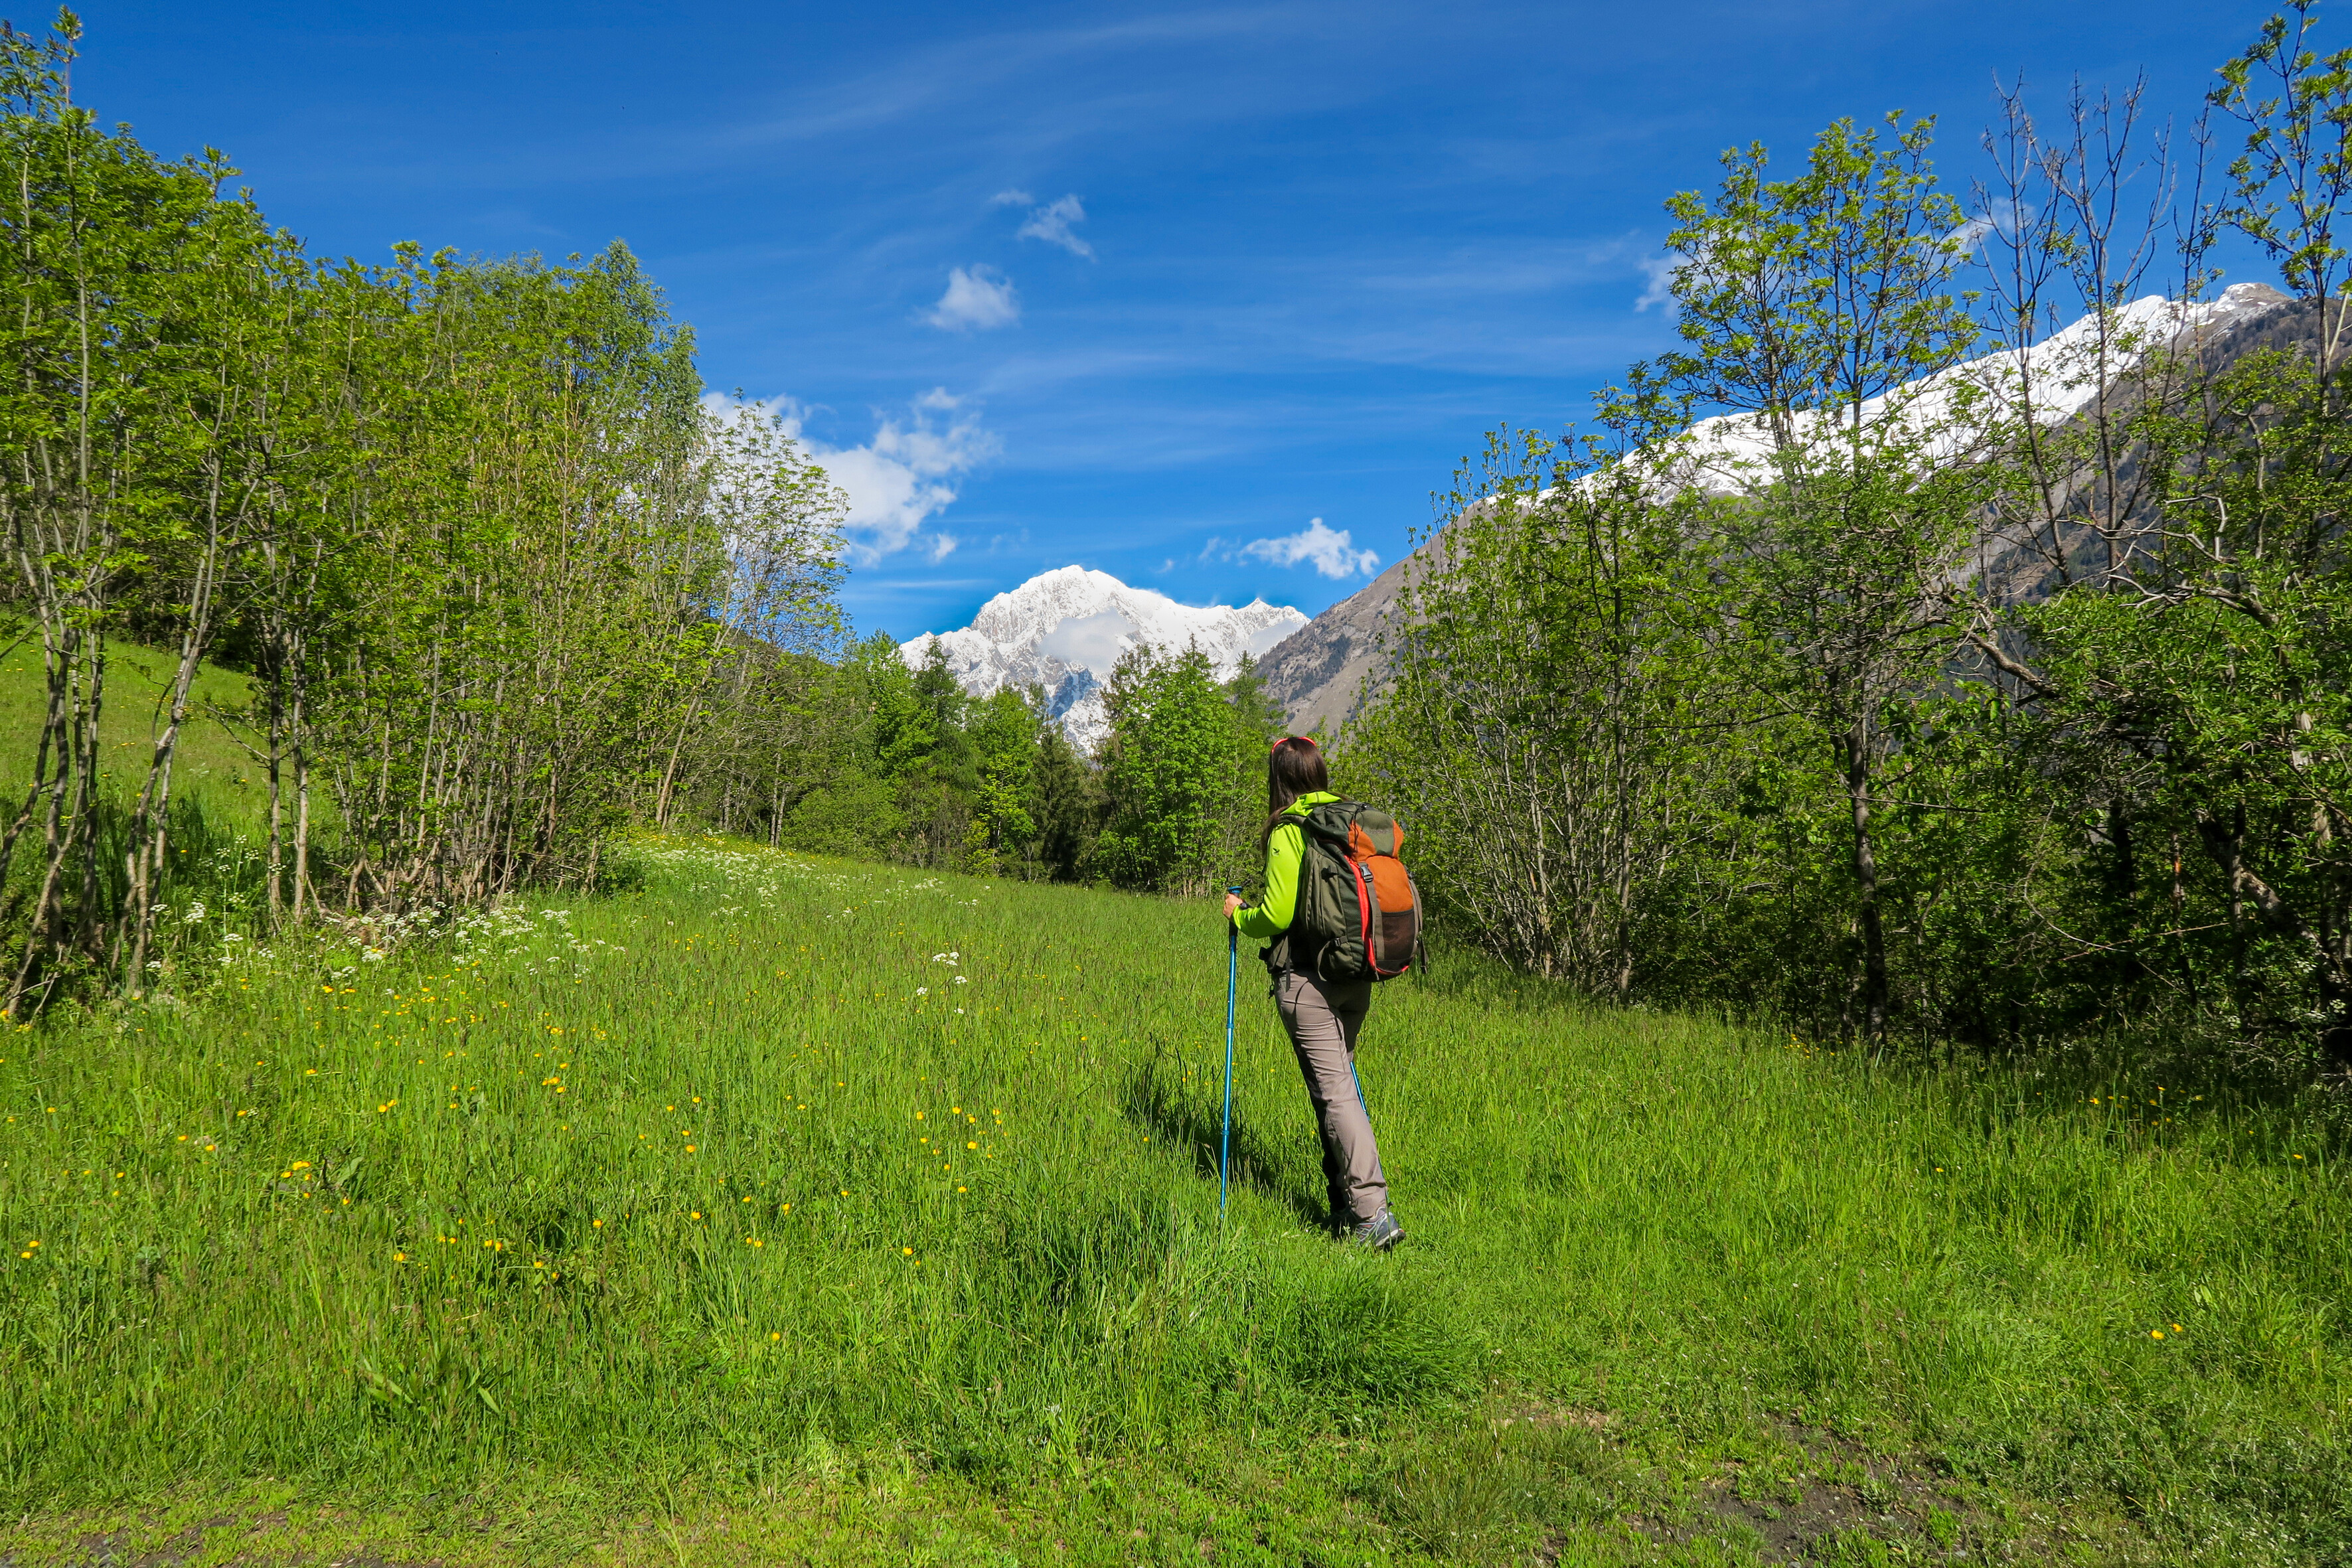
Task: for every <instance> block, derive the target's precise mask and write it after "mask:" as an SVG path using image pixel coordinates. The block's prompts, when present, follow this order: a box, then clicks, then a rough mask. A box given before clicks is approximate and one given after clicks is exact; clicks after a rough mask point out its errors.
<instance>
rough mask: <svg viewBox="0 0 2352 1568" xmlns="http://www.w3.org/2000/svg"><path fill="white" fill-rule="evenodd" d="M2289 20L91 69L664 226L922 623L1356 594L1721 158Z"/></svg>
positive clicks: (323, 234) (646, 231) (376, 241)
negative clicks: (1064, 600)
mask: <svg viewBox="0 0 2352 1568" xmlns="http://www.w3.org/2000/svg"><path fill="white" fill-rule="evenodd" d="M2269 9H2270V7H2269V6H2267V5H2242V4H2237V3H2235V0H2195V3H2188V0H2137V3H2133V4H2127V5H2126V4H2108V3H2104V0H2101V3H2067V0H2059V3H2056V4H2053V3H2052V0H2032V3H2019V0H1979V3H1971V4H1946V3H1937V4H1927V3H1909V4H1906V3H1904V0H1869V3H1861V0H1835V3H1811V4H1793V3H1791V4H1775V3H1770V0H1747V3H1740V4H1706V3H1701V4H1683V5H1643V4H1627V3H1625V0H1612V3H1608V4H1590V3H1585V0H1576V3H1572V4H1554V5H1534V6H1513V5H1473V4H1449V5H1387V4H1381V3H1378V0H1368V3H1358V4H1322V3H1314V4H1292V3H1285V0H1274V3H1270V4H1255V5H1087V6H1075V5H1020V6H1010V5H1006V6H982V5H908V4H896V3H882V0H863V3H862V4H859V5H829V6H822V7H820V6H813V5H793V4H766V5H748V4H737V3H733V0H713V3H709V4H703V5H695V6H691V7H688V6H664V5H629V4H608V3H601V0H581V3H572V4H563V5H553V4H517V5H501V4H497V3H495V0H490V3H475V4H467V5H448V4H433V3H412V4H407V5H380V4H376V5H341V4H330V3H320V0H306V3H302V4H286V3H282V0H281V3H270V4H244V5H215V4H210V3H207V0H171V3H169V4H157V3H152V0H89V5H88V6H87V8H86V9H85V10H84V12H83V13H82V15H83V19H84V23H85V26H86V29H87V32H86V37H85V43H84V51H85V55H84V59H83V61H82V63H81V66H80V67H79V69H78V72H77V79H76V88H77V91H78V95H79V97H81V98H82V100H84V101H85V102H86V103H88V104H89V106H90V107H92V108H94V109H95V110H98V111H99V113H100V115H101V116H102V117H103V118H105V119H107V120H127V121H131V122H132V123H133V124H134V126H135V127H136V129H137V130H138V132H139V133H140V135H141V136H142V139H144V140H145V141H147V142H149V143H150V144H151V145H152V146H154V147H156V148H157V149H158V150H159V151H164V152H173V153H176V152H181V151H186V150H191V149H193V148H194V147H196V146H198V145H201V144H205V143H210V144H212V145H215V146H218V147H220V148H222V149H223V150H225V151H226V152H227V153H229V154H230V155H231V156H232V157H233V158H234V159H235V160H236V163H237V164H238V165H239V167H241V168H242V169H243V170H244V171H245V172H246V178H247V182H248V183H249V184H251V185H252V186H253V187H254V189H255V190H256V191H257V194H258V195H259V197H260V199H261V202H262V205H263V206H264V207H265V209H266V210H267V211H268V213H269V214H270V216H272V217H273V218H274V219H276V220H277V221H278V223H280V224H282V225H284V226H288V227H289V228H291V229H293V230H295V231H296V232H297V233H299V234H301V235H303V236H304V237H306V238H307V239H308V240H309V242H310V245H311V247H312V248H313V249H314V250H316V251H319V252H320V253H324V254H331V255H341V254H352V255H358V256H361V257H363V258H381V257H382V256H383V253H384V250H385V247H387V246H389V245H390V244H391V243H393V242H394V241H395V240H401V239H416V240H420V241H422V242H424V243H425V245H426V246H428V247H439V246H444V245H446V246H454V247H457V248H458V249H459V250H460V251H464V252H475V253H482V254H493V255H495V254H505V253H509V252H513V251H528V250H535V251H539V252H541V253H544V254H547V255H551V256H562V255H564V254H566V253H569V252H573V251H588V250H593V249H595V248H597V247H602V246H603V245H604V244H605V243H607V242H608V241H610V240H612V239H614V237H619V238H623V239H625V240H626V241H627V242H628V243H629V245H630V246H631V247H633V248H634V249H635V251H636V252H637V253H638V254H639V255H640V256H641V257H642V258H644V259H645V261H646V265H647V267H648V268H650V269H651V271H652V272H653V274H654V276H655V277H656V279H659V280H660V282H661V283H662V284H663V285H664V286H665V288H666V289H667V292H668V296H669V300H670V303H671V307H672V310H673V311H674V312H675V314H676V315H677V316H678V317H679V318H680V319H682V320H684V321H690V322H692V323H693V324H694V326H695V328H696V331H697V332H698V337H699V342H700V347H701V355H702V365H703V373H704V375H705V377H706V379H707V380H708V381H709V383H710V384H711V385H713V386H714V387H718V388H721V389H732V388H738V387H740V388H741V389H743V390H744V391H745V392H746V393H748V394H750V395H754V396H760V397H764V398H768V399H771V400H773V401H777V402H779V403H780V404H783V405H787V406H789V408H790V409H791V410H792V411H793V414H794V416H795V417H796V418H798V419H799V420H800V422H801V428H802V431H803V437H804V438H805V439H806V440H807V441H808V442H809V443H810V444H811V445H812V446H814V447H817V448H819V449H820V450H821V451H822V452H823V453H825V454H829V455H831V456H829V458H828V460H829V461H830V462H831V463H832V464H833V466H834V467H835V471H836V474H837V475H838V476H839V477H841V478H843V479H845V481H847V482H848V483H849V484H850V486H851V488H852V489H853V491H854V493H855V494H856V500H857V504H858V514H857V521H858V523H859V527H858V530H857V533H856V542H857V553H856V566H855V569H854V570H853V572H852V574H851V576H850V580H849V584H848V589H847V599H848V602H849V605H850V608H851V610H852V612H853V614H854V615H855V616H856V620H857V623H858V626H859V628H860V630H861V631H871V630H876V629H879V630H883V631H887V632H889V633H891V634H892V635H893V636H897V637H907V636H910V635H912V634H914V633H916V632H919V631H924V630H930V629H940V628H945V627H948V626H961V625H963V624H965V622H967V621H968V620H969V619H970V617H971V612H972V611H973V610H974V609H975V608H977V607H978V605H980V604H981V602H982V601H983V600H984V599H986V598H987V597H988V596H989V595H992V594H993V593H996V592H998V591H999V590H1001V589H1003V588H1007V587H1010V586H1012V585H1013V584H1016V583H1019V582H1021V581H1022V580H1024V578H1026V577H1028V576H1030V575H1032V574H1034V573H1036V572H1039V571H1042V570H1045V569H1046V568H1049V567H1053V566H1059V565H1064V564H1067V563H1072V562H1076V563H1082V564H1085V565H1087V566H1093V567H1098V568H1101V569H1102V570H1105V571H1108V572H1112V573H1115V574H1118V576H1120V577H1122V578H1124V579H1126V580H1127V581H1129V582H1130V583H1135V584H1142V585H1147V586H1151V587H1156V588H1159V589H1160V590H1162V591H1163V592H1166V593H1169V594H1171V595H1174V596H1176V597H1178V598H1180V599H1182V600H1185V601H1186V602H1188V603H1193V604H1204V603H1210V602H1224V603H1237V602H1241V601H1244V600H1247V599H1248V598H1250V597H1251V596H1252V595H1264V596H1265V597H1266V598H1268V599H1271V600H1274V601H1276V602H1278V603H1287V604H1293V605H1298V606H1299V607H1300V608H1301V609H1303V610H1306V611H1307V612H1308V613H1310V614H1311V613H1313V612H1315V611H1318V610H1319V609H1321V608H1323V607H1324V606H1326V605H1329V604H1331V603H1334V602H1336V601H1337V600H1339V599H1340V598H1343V597H1345V596H1346V595H1349V593H1352V592H1354V591H1355V589H1356V588H1358V587H1360V586H1361V585H1362V583H1363V580H1364V577H1363V573H1364V572H1365V571H1366V570H1367V569H1370V568H1371V567H1372V566H1374V565H1375V564H1376V563H1386V562H1388V561H1391V560H1393V559H1394V558H1395V557H1396V556H1397V555H1399V554H1401V553H1402V552H1403V551H1404V550H1405V549H1407V548H1408V546H1409V540H1410V536H1411V532H1412V530H1413V529H1415V528H1417V527H1421V526H1424V525H1425V524H1426V523H1427V521H1429V514H1430V504H1429V495H1430V492H1431V491H1432V490H1433V489H1440V488H1443V487H1444V485H1445V483H1446V481H1447V479H1448V476H1449V474H1450V472H1451V470H1452V468H1453V465H1454V461H1455V459H1456V458H1459V457H1460V456H1461V455H1463V454H1464V453H1465V452H1468V451H1470V450H1473V449H1474V448H1475V447H1476V446H1477V445H1478V442H1479V439H1480V436H1481V433H1482V432H1483V431H1485V430H1486V429H1487V428H1489V427H1491V426H1494V425H1496V423H1498V422H1501V421H1505V420H1508V421H1512V422H1515V423H1523V424H1536V425H1541V426H1557V425H1559V423H1560V422H1562V421H1563V420H1565V419H1569V418H1573V417H1576V416H1579V415H1580V413H1581V412H1582V411H1583V409H1584V407H1585V406H1586V399H1587V396H1588V395H1589V393H1590V391H1591V388H1593V387H1594V386H1596V385H1598V384H1601V383H1603V382H1605V381H1607V380H1610V379H1612V377H1614V376H1615V375H1617V374H1619V373H1620V372H1621V371H1622V368H1623V366H1624V365H1625V363H1627V362H1628V361H1630V360H1633V359H1635V358H1638V357H1641V356H1643V355H1645V354H1648V353H1654V352H1656V351H1657V350H1658V349H1660V348H1662V347H1664V346H1665V344H1666V342H1668V340H1669V337H1670V333H1671V327H1670V324H1669V323H1668V322H1667V321H1665V320H1664V318H1663V315H1662V313H1661V311H1660V310H1656V309H1647V310H1643V309H1638V308H1637V305H1638V303H1639V301H1640V300H1641V298H1642V295H1643V290H1644V288H1645V286H1646V278H1645V274H1644V272H1643V262H1644V261H1645V260H1647V259H1650V258H1654V257H1655V256H1656V254H1657V251H1658V242H1659V239H1660V237H1661V236H1662V235H1663V233H1664V220H1663V218H1662V216H1661V214H1660V212H1659V203H1660V201H1661V200H1662V199H1663V198H1664V196H1666V195H1668V194H1669V193H1671V192H1673V191H1675V190H1676V189H1681V188H1688V187H1692V186H1697V185H1704V184H1709V183H1710V182H1711V179H1712V176H1713V174H1714V172H1715V159H1716V157H1717V153H1720V152H1721V150H1722V149H1723V148H1724V147H1726V146H1727V145H1729V144H1731V143H1733V142H1746V141H1748V140H1750V139H1761V140H1763V141H1764V142H1767V143H1768V144H1769V145H1770V146H1772V147H1773V148H1774V149H1775V150H1776V151H1780V152H1785V153H1790V154H1794V153H1798V152H1800V151H1801V147H1802V144H1803V143H1804V142H1805V141H1806V140H1807V139H1808V138H1809V137H1810V136H1811V133H1812V132H1815V131H1817V130H1818V129H1820V128H1821V126H1822V125H1823V124H1824V123H1826V122H1827V121H1830V120H1832V119H1833V118H1835V117H1837V116H1840V115H1856V116H1875V115H1877V114H1879V113H1880V112H1882V111H1884V110H1889V109H1895V108H1902V109H1906V110H1912V111H1916V112H1931V113H1935V114H1937V115H1938V116H1939V117H1940V118H1941V121H1942V136H1943V139H1944V152H1943V154H1942V160H1943V163H1944V165H1945V167H1946V169H1947V171H1948V172H1949V173H1954V174H1962V175H1965V174H1966V173H1967V172H1969V170H1971V169H1972V168H1973V167H1974V166H1975V163H1976V161H1977V159H1978V158H1979V156H1980V154H1979V153H1977V151H1976V135H1977V132H1978V131H1979V129H1980V127H1981V126H1982V125H1983V124H1984V123H1985V122H1986V121H1987V120H1988V119H1990V115H1991V112H1992V109H1993V102H1992V98H1991V81H1992V78H1993V74H1994V72H1995V71H1996V70H1999V71H2003V72H2009V73H2014V72H2017V71H2019V70H2022V71H2023V72H2024V73H2025V75H2026V76H2027V78H2028V79H2029V80H2030V81H2032V82H2035V83H2039V84H2040V87H2041V92H2042V99H2043V101H2044V103H2045V105H2046V106H2047V107H2050V108H2055V107H2056V104H2057V101H2058V100H2059V99H2060V98H2061V97H2062V96H2063V89H2064V87H2065V84H2066V82H2067V80H2068V79H2070V78H2071V77H2073V76H2074V75H2075V74H2078V73H2079V74H2080V75H2081V76H2083V77H2084V79H2086V80H2088V81H2089V82H2091V83H2094V84H2102V83H2109V84H2115V85H2118V86H2120V85H2122V84H2124V83H2126V82H2127V81H2128V80H2129V79H2130V78H2131V77H2132V76H2133V75H2135V74H2136V73H2137V72H2139V71H2141V70H2143V69H2144V70H2146V71H2147V74H2148V76H2149V78H2150V81H2151V87H2152V94H2153V100H2154V101H2155V102H2156V104H2157V105H2158V107H2159V109H2161V110H2165V111H2168V112H2171V113H2175V114H2178V115H2179V116H2180V117H2181V118H2182V119H2187V118H2189V116H2191V115H2193V113H2194V112H2195V110H2196V107H2197V104H2198V102H2199V99H2200V94H2201V93H2202V91H2203V90H2204V89H2205V88H2206V86H2208V85H2209V84H2210V81H2211V79H2212V77H2211V72H2212V69H2213V68H2214V67H2215V66H2216V65H2218V64H2219V63H2221V60H2223V59H2224V58H2227V57H2228V56H2229V55H2231V54H2232V53H2234V52H2235V51H2236V50H2238V49H2239V48H2241V47H2242V46H2243V45H2244V44H2245V43H2246V42H2247V41H2249V40H2250V39H2251V38H2252V36H2253V33H2254V31H2255V29H2256V27H2257V26H2259V24H2260V22H2261V20H2262V18H2263V16H2265V15H2267V14H2268V11H2269ZM31 19H33V18H32V17H31V16H23V17H20V18H19V21H20V23H21V22H23V21H26V20H31ZM2330 31H2331V32H2334V31H2335V29H2332V28H2331V29H2330ZM1341 535H1344V536H1345V539H1344V541H1342V540H1341V538H1340V536H1341Z"/></svg>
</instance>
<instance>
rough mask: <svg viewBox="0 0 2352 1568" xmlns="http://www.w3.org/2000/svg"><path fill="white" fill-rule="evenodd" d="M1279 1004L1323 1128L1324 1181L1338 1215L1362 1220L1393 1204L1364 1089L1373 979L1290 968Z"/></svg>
mask: <svg viewBox="0 0 2352 1568" xmlns="http://www.w3.org/2000/svg"><path fill="white" fill-rule="evenodd" d="M1274 1005H1275V1007H1276V1010H1277V1011H1279V1012H1280V1013H1281V1014H1282V1026H1283V1027H1284V1028H1286V1029H1287V1030H1289V1031H1290V1046H1291V1049H1293V1050H1294V1051H1296V1052H1297V1053H1298V1071H1299V1074H1300V1076H1301V1077H1303V1078H1305V1079H1307V1099H1308V1100H1312V1101H1313V1102H1314V1104H1315V1121H1316V1124H1317V1125H1318V1127H1319V1128H1320V1129H1321V1130H1322V1134H1323V1184H1324V1186H1325V1188H1326V1189H1327V1190H1328V1194H1329V1197H1330V1200H1331V1223H1332V1224H1333V1225H1335V1226H1356V1225H1360V1224H1362V1223H1363V1222H1364V1221H1365V1220H1368V1219H1370V1218H1373V1217H1374V1216H1375V1215H1379V1214H1381V1212H1382V1211H1384V1210H1385V1209H1387V1207H1388V1206H1389V1180H1388V1177H1387V1176H1386V1175H1384V1174H1382V1173H1381V1151H1380V1146H1379V1145H1378V1144H1376V1143H1374V1142H1372V1119H1371V1117H1370V1114H1369V1113H1367V1112H1366V1110H1365V1109H1364V1101H1363V1097H1362V1096H1361V1095H1360V1093H1359V1092H1358V1091H1357V1088H1356V1075H1355V1067H1354V1064H1355V1058H1356V1037H1357V1036H1358V1035H1360V1034H1361V1033H1362V1032H1363V1028H1364V1015H1365V1014H1367V1013H1369V1012H1370V1011H1371V1010H1372V984H1371V982H1370V981H1369V980H1365V981H1359V982H1357V983H1356V984H1353V985H1326V984H1323V983H1322V982H1321V981H1319V980H1317V979H1315V978H1314V977H1313V976H1311V975H1307V974H1302V973H1299V972H1298V971H1297V970H1295V969H1286V970H1283V971H1281V972H1280V973H1277V974H1276V975H1275V977H1274Z"/></svg>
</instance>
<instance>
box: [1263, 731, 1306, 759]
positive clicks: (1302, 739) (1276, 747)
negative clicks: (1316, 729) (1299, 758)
mask: <svg viewBox="0 0 2352 1568" xmlns="http://www.w3.org/2000/svg"><path fill="white" fill-rule="evenodd" d="M1293 741H1296V742H1298V743H1299V744H1300V745H1302V746H1312V745H1313V744H1314V743H1315V742H1314V739H1313V737H1311V736H1307V735H1285V736H1284V737H1283V738H1282V739H1281V740H1279V741H1276V742H1275V743H1274V744H1273V745H1271V746H1269V747H1267V748H1266V753H1267V755H1269V756H1271V755H1272V754H1273V753H1274V752H1278V751H1280V750H1282V748H1283V747H1285V746H1287V745H1289V744H1290V743H1291V742H1293Z"/></svg>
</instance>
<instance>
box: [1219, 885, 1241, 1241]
mask: <svg viewBox="0 0 2352 1568" xmlns="http://www.w3.org/2000/svg"><path fill="white" fill-rule="evenodd" d="M1225 891H1227V892H1228V893H1231V894H1233V895H1234V897H1235V898H1239V897H1240V896H1241V891H1242V890H1241V889H1239V888H1227V889H1225ZM1241 962H1242V931H1241V927H1239V926H1237V925H1235V924H1234V922H1233V921H1230V920H1228V921H1225V1126H1224V1131H1223V1133H1221V1134H1220V1135H1219V1136H1218V1139H1217V1218H1218V1219H1219V1220H1220V1221H1222V1220H1223V1218H1224V1217H1225V1172H1226V1169H1227V1166H1228V1164H1229V1163H1230V1162H1231V1160H1232V1157H1233V1152H1234V989H1235V988H1236V986H1237V985H1238V984H1239V982H1240V978H1241Z"/></svg>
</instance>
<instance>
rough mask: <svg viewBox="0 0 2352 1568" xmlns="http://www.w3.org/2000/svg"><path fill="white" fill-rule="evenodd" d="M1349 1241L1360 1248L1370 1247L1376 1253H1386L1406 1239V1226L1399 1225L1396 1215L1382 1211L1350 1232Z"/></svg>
mask: <svg viewBox="0 0 2352 1568" xmlns="http://www.w3.org/2000/svg"><path fill="white" fill-rule="evenodd" d="M1348 1239H1349V1241H1350V1242H1352V1243H1353V1244H1355V1245H1356V1246H1358V1247H1370V1248H1371V1249H1372V1250H1373V1251H1374V1252H1386V1251H1387V1250H1388V1249H1389V1248H1390V1247H1394V1246H1395V1245H1396V1244H1397V1243H1398V1242H1400V1241H1402V1240H1403V1239H1404V1226H1401V1225H1399V1224H1397V1219H1396V1215H1392V1214H1391V1213H1390V1212H1389V1211H1388V1210H1386V1209H1382V1210H1381V1212H1380V1213H1378V1214H1376V1215H1373V1216H1372V1217H1371V1218H1370V1219H1368V1220H1366V1221H1365V1222H1364V1223H1363V1224H1361V1225H1360V1226H1357V1227H1356V1228H1355V1229H1353V1230H1351V1231H1349V1233H1348Z"/></svg>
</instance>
